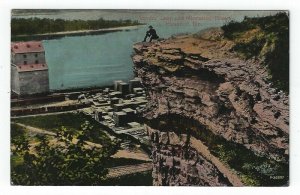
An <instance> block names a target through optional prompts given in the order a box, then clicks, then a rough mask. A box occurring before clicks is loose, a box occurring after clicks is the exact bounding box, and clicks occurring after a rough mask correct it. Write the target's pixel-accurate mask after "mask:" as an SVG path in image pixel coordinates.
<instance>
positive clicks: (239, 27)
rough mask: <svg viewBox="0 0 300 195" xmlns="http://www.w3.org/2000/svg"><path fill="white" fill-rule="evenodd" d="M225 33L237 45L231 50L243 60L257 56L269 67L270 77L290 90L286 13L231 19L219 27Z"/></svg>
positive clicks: (282, 87) (287, 20)
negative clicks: (235, 20) (237, 19)
mask: <svg viewBox="0 0 300 195" xmlns="http://www.w3.org/2000/svg"><path fill="white" fill-rule="evenodd" d="M222 29H223V30H224V36H225V38H227V39H230V40H233V41H234V42H235V43H236V44H235V46H234V47H233V50H234V51H236V52H238V53H239V54H240V55H241V57H243V58H245V59H249V58H253V57H254V58H256V59H259V60H261V61H262V62H263V64H264V65H266V66H267V67H268V69H269V73H270V78H269V79H270V80H271V81H272V82H273V83H274V84H275V86H276V87H277V88H279V89H282V90H284V91H285V92H287V93H288V92H289V16H288V15H287V13H285V12H283V13H278V14H276V15H274V16H266V17H257V18H248V17H245V18H244V20H243V21H242V22H234V21H231V22H229V23H228V24H226V25H224V26H223V27H222Z"/></svg>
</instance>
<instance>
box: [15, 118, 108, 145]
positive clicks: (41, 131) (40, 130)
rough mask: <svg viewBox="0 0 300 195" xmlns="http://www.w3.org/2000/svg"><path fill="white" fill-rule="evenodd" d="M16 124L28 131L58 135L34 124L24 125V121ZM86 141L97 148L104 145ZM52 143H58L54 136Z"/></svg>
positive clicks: (74, 141)
mask: <svg viewBox="0 0 300 195" xmlns="http://www.w3.org/2000/svg"><path fill="white" fill-rule="evenodd" d="M14 124H17V125H19V126H21V127H24V128H25V129H27V130H28V131H30V132H33V133H38V134H44V135H50V136H55V135H56V133H54V132H51V131H47V130H44V129H40V128H36V127H32V126H29V125H24V124H22V123H14ZM72 142H73V143H77V142H78V139H73V140H72ZM84 142H85V143H86V144H87V147H97V148H100V147H102V146H101V145H100V144H98V143H94V142H90V141H84ZM50 143H51V144H58V141H57V140H56V138H53V140H51V141H50Z"/></svg>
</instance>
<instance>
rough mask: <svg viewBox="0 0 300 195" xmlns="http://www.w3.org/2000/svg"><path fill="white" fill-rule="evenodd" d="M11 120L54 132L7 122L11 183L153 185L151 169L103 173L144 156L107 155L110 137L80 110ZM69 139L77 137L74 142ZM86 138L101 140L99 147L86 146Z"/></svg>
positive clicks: (113, 145)
mask: <svg viewBox="0 0 300 195" xmlns="http://www.w3.org/2000/svg"><path fill="white" fill-rule="evenodd" d="M12 121H13V122H18V123H22V124H25V125H29V126H33V127H37V128H41V129H45V130H49V131H53V132H56V133H57V134H56V136H44V135H43V136H41V135H36V134H32V133H31V132H30V131H28V130H25V128H23V127H21V126H19V125H18V124H15V123H12V124H11V151H12V155H11V181H12V183H13V184H14V185H152V177H151V173H137V174H132V175H127V176H122V177H119V178H106V174H107V171H108V168H111V167H115V166H124V165H134V164H138V163H144V162H145V161H143V160H136V159H126V158H112V157H111V155H113V154H114V153H115V152H116V151H117V150H118V148H119V146H118V145H119V144H118V143H117V142H115V141H111V140H110V138H109V137H108V136H107V135H106V134H105V133H104V132H103V131H102V129H101V128H99V124H97V123H96V122H95V121H94V120H92V119H90V117H87V116H86V115H84V114H73V113H64V114H57V115H48V116H36V117H24V118H18V119H12ZM74 138H75V139H78V140H79V142H78V143H76V144H75V143H73V142H72V140H74ZM54 140H55V141H54ZM56 140H57V141H56ZM86 140H89V141H92V142H95V143H100V144H101V145H102V147H101V148H96V147H94V148H91V147H86V146H84V145H85V144H84V141H86ZM54 142H55V143H57V144H53V143H54Z"/></svg>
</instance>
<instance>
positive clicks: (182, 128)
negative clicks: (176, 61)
mask: <svg viewBox="0 0 300 195" xmlns="http://www.w3.org/2000/svg"><path fill="white" fill-rule="evenodd" d="M149 125H150V126H151V127H153V128H156V129H160V130H165V131H167V130H172V131H175V132H177V133H179V134H181V133H187V134H190V135H193V136H194V137H196V138H198V139H200V140H201V141H202V142H203V143H204V144H205V145H206V146H207V147H208V148H209V150H210V151H211V153H212V154H213V155H215V156H216V157H217V158H219V159H220V160H221V161H222V162H224V163H225V164H227V165H228V166H229V167H230V168H231V169H233V170H235V171H237V172H238V173H240V174H241V179H242V180H243V182H244V183H245V184H246V185H249V186H284V185H287V184H288V181H289V166H288V164H287V163H281V162H277V161H274V160H271V159H268V158H266V157H262V156H257V155H255V154H254V153H253V152H252V151H251V150H249V149H247V148H246V147H245V146H243V145H241V144H237V143H235V142H232V141H227V140H225V139H224V138H223V137H221V136H217V135H215V134H214V133H212V132H211V131H210V130H208V129H206V128H205V127H204V126H202V125H200V124H199V123H198V122H197V121H194V120H192V119H188V118H185V117H182V116H179V115H175V114H172V115H165V116H162V117H160V118H158V119H156V120H152V121H151V124H149ZM274 176H282V177H281V178H280V179H274Z"/></svg>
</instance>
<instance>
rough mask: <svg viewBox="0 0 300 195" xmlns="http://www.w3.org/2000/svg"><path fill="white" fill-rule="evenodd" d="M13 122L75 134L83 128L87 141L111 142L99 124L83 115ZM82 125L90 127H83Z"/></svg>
mask: <svg viewBox="0 0 300 195" xmlns="http://www.w3.org/2000/svg"><path fill="white" fill-rule="evenodd" d="M12 122H17V123H22V124H24V125H29V126H32V127H37V128H41V129H44V130H48V131H53V132H57V131H58V130H59V128H60V127H62V126H64V127H65V128H67V129H69V130H70V131H73V132H76V131H77V130H78V129H81V128H83V129H84V130H86V135H87V136H88V138H87V139H88V140H89V141H91V142H96V143H100V144H102V145H103V144H106V142H109V140H110V139H109V137H108V136H107V134H106V133H105V132H103V129H101V128H100V127H99V124H98V123H97V122H96V121H95V120H92V119H91V118H90V117H88V116H86V115H84V114H82V113H79V114H75V113H63V114H57V115H46V116H33V117H23V118H17V119H12ZM82 124H90V125H86V127H82ZM12 129H14V128H12ZM13 131H16V130H13ZM13 131H12V132H13Z"/></svg>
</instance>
